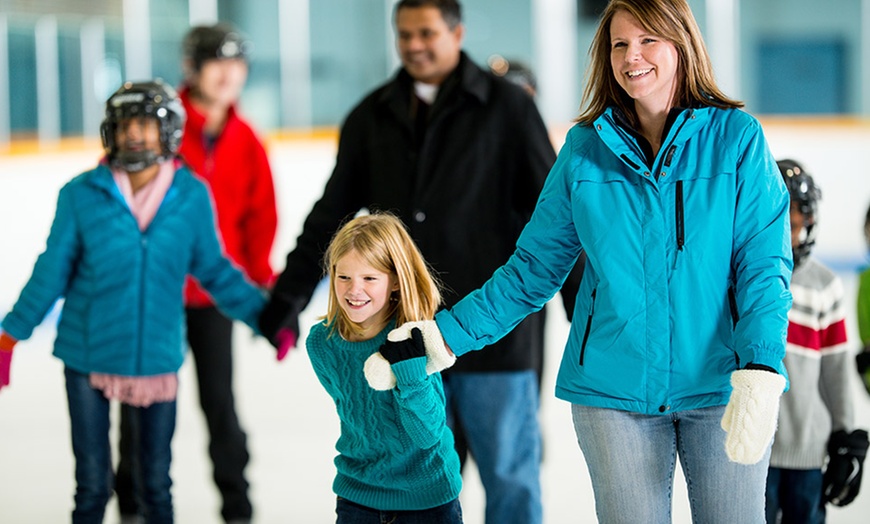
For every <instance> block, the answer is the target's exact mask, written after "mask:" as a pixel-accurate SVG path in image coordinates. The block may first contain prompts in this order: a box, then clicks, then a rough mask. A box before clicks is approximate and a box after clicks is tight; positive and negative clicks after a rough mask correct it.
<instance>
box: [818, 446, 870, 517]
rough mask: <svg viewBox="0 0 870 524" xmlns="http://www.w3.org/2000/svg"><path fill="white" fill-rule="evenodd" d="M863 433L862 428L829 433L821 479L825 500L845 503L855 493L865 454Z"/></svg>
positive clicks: (854, 495)
mask: <svg viewBox="0 0 870 524" xmlns="http://www.w3.org/2000/svg"><path fill="white" fill-rule="evenodd" d="M867 447H868V442H867V432H866V431H864V430H863V429H859V430H855V431H853V432H851V433H846V432H845V431H843V430H840V431H835V432H834V433H831V438H830V439H829V440H828V466H827V467H826V468H825V474H824V477H823V480H822V496H823V497H824V500H825V502H830V503H831V504H833V505H835V506H846V505H848V504H849V503H850V502H852V501H853V500H855V497H856V496H858V491H859V490H860V489H861V477H862V476H863V474H864V466H863V464H864V457H866V456H867Z"/></svg>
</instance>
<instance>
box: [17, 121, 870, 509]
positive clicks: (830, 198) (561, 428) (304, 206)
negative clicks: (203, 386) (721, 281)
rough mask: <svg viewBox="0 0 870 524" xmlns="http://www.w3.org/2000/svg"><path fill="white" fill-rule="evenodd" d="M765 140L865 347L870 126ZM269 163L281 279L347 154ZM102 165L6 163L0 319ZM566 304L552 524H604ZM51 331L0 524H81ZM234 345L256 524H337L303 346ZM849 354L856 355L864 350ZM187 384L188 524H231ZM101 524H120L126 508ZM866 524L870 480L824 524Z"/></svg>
mask: <svg viewBox="0 0 870 524" xmlns="http://www.w3.org/2000/svg"><path fill="white" fill-rule="evenodd" d="M765 131H766V134H767V137H768V140H769V142H770V145H771V149H772V151H773V153H774V155H775V156H776V157H777V158H784V157H791V158H794V159H796V160H798V161H799V162H801V163H803V164H804V166H805V167H806V168H807V170H808V171H810V172H811V173H812V174H813V175H814V176H815V178H816V181H817V183H818V184H819V185H820V186H821V188H822V191H823V201H822V203H821V209H820V217H819V218H820V226H819V228H820V231H819V242H818V244H817V249H816V254H817V255H819V257H820V258H821V259H822V260H823V261H825V262H827V263H829V264H830V265H831V266H832V267H834V268H835V269H836V270H837V271H838V273H839V274H840V275H841V276H842V278H843V280H844V283H845V285H846V290H847V301H848V306H847V309H848V311H849V314H850V317H849V322H850V326H849V332H850V338H851V339H852V340H857V331H856V326H855V325H854V320H853V319H854V300H855V292H856V283H857V279H856V273H855V270H856V268H857V267H858V266H859V265H860V264H862V263H863V261H864V256H865V252H866V249H865V246H864V241H863V236H862V233H861V231H862V224H863V220H864V213H865V211H866V209H867V205H868V203H870V182H868V180H870V178H868V176H870V172H868V171H870V169H868V167H867V166H870V147H868V144H870V127H867V126H866V125H860V124H842V123H840V124H838V125H833V124H830V123H825V122H820V123H815V124H812V123H807V122H800V123H794V122H789V121H765ZM563 137H564V128H559V129H556V130H554V140H555V141H556V143H561V140H562V138H563ZM269 150H270V155H271V159H272V162H273V169H274V171H275V183H276V187H277V191H278V198H279V208H280V230H279V234H278V238H277V241H276V246H275V250H274V253H273V258H274V263H275V267H276V268H278V269H280V268H281V267H283V256H284V254H285V253H286V252H287V251H288V250H289V249H290V248H292V246H293V245H294V243H295V238H296V235H297V234H298V233H299V231H300V230H301V227H302V221H303V220H304V218H305V216H306V214H307V213H308V211H309V209H310V207H311V205H312V204H313V202H314V201H315V200H316V199H317V198H318V197H319V195H320V193H321V190H322V188H323V185H324V183H325V180H326V178H327V177H328V175H329V172H330V170H331V168H332V165H333V162H334V154H335V139H334V138H328V139H311V140H307V139H292V140H284V139H282V140H273V141H271V142H270V146H269ZM99 155H100V151H99V147H98V144H97V143H91V144H89V145H86V146H85V147H81V148H78V147H77V148H73V149H72V150H67V149H66V148H59V149H58V150H56V151H55V150H52V151H49V152H36V153H33V154H27V153H20V154H19V153H17V154H11V155H5V156H4V155H2V154H0V245H2V256H0V316H2V315H3V314H5V313H6V312H7V311H8V310H9V308H10V307H11V306H12V304H13V302H14V301H15V300H16V299H17V297H18V293H19V292H20V290H21V288H22V287H23V285H24V283H25V282H26V280H27V278H28V277H29V275H30V271H31V269H32V267H33V263H34V261H35V259H36V257H37V255H38V254H39V253H40V252H41V251H42V249H43V248H44V245H45V238H46V236H47V234H48V228H49V225H50V224H51V220H52V218H53V215H54V206H55V202H56V197H57V192H58V190H59V189H60V187H61V186H62V185H63V184H64V183H65V182H66V181H67V180H69V179H70V178H71V177H72V176H73V175H75V174H77V173H79V172H81V171H83V170H85V169H88V168H89V167H91V166H92V165H93V164H94V163H95V162H96V160H97V158H98V156H99ZM554 300H555V302H554V303H552V304H550V305H549V306H548V307H550V308H551V314H550V315H548V325H547V337H548V338H547V346H548V350H547V356H546V373H545V379H544V385H543V391H544V394H543V398H542V402H541V412H540V417H541V421H542V426H543V434H544V463H543V466H542V477H543V478H542V482H543V496H544V511H545V515H544V517H545V519H544V520H545V522H546V523H547V524H563V523H591V522H595V512H594V500H593V494H592V489H591V485H590V482H589V478H588V473H587V472H586V467H585V463H584V461H583V457H582V455H581V453H580V450H579V448H578V446H577V444H576V441H575V437H574V430H573V428H572V425H571V415H570V406H569V405H568V404H567V403H565V402H563V401H561V400H558V399H556V398H555V397H554V396H553V387H554V379H555V373H556V370H557V368H558V364H559V359H560V357H561V351H562V346H563V344H564V341H565V339H566V338H567V334H568V329H569V324H568V322H567V321H566V320H565V319H564V313H563V310H562V304H561V303H560V302H559V299H558V298H556V299H554ZM119 307H123V304H121V305H119ZM325 310H326V304H325V294H324V293H323V290H322V288H321V289H320V290H319V291H318V293H317V294H316V296H315V298H314V300H313V301H312V303H311V304H310V305H309V306H308V308H307V309H306V310H305V311H304V313H303V316H302V318H301V322H300V324H301V325H303V326H308V325H311V324H313V323H314V322H315V321H316V319H317V317H318V316H319V315H322V314H323V313H324V312H325ZM55 320H56V313H53V314H52V315H50V316H49V318H48V319H47V320H46V321H45V322H44V323H43V324H42V325H41V326H40V327H39V328H38V329H37V330H36V331H35V333H34V336H33V337H32V338H31V339H29V340H27V341H25V342H23V343H21V344H20V345H19V346H18V347H17V348H16V352H15V362H14V363H13V370H12V384H11V386H10V387H9V388H6V389H4V390H3V391H2V393H0V523H2V524H30V523H39V524H42V523H56V522H69V514H70V511H71V509H72V500H73V492H74V488H75V486H74V482H73V456H72V450H71V445H70V438H69V417H68V414H67V403H66V394H65V390H64V383H63V373H62V365H61V363H60V361H58V360H57V359H55V358H54V357H52V356H51V345H52V341H53V338H54V321H55ZM305 334H306V333H303V335H302V339H303V340H304V337H305ZM235 337H236V348H235V351H236V353H235V359H236V368H235V369H236V376H235V393H236V398H237V404H238V405H237V408H238V411H239V415H240V418H241V420H242V423H243V425H244V427H245V428H246V430H247V432H248V438H249V447H250V450H251V455H252V459H251V464H250V466H249V468H248V479H249V481H250V482H251V497H252V500H253V503H254V507H255V522H258V523H260V524H278V523H306V524H309V523H311V524H321V523H323V524H325V523H329V522H334V521H335V518H334V506H335V500H334V495H333V493H332V490H331V485H332V478H333V475H334V467H333V465H332V459H333V457H334V456H335V448H334V444H335V441H336V439H337V437H338V419H337V416H336V415H335V411H334V407H333V404H332V401H331V400H330V399H329V397H328V396H327V395H326V393H325V392H324V391H323V389H322V388H321V386H320V384H319V383H318V382H317V379H316V378H315V376H314V373H313V371H312V370H311V366H310V363H309V362H308V358H307V356H306V353H305V349H304V347H303V348H300V349H297V350H295V351H294V352H293V353H291V355H290V357H289V358H288V359H286V360H285V361H284V362H283V363H281V364H278V363H276V362H275V358H274V351H273V349H272V348H271V346H269V345H268V343H266V342H265V341H263V340H260V339H255V338H254V337H253V335H252V333H251V331H250V330H249V329H247V328H246V327H245V326H243V325H237V328H236V331H235ZM853 345H854V346H855V348H856V349H857V347H858V343H857V342H854V344H853ZM180 375H181V376H180V390H179V400H178V426H177V431H176V434H175V438H174V440H173V454H174V459H173V464H172V478H173V481H174V486H173V496H174V503H175V513H176V522H179V523H181V524H186V523H197V524H212V523H219V522H220V518H219V499H218V495H217V491H216V489H215V487H214V484H213V482H212V480H211V465H210V461H209V460H208V457H207V441H206V432H205V425H204V419H203V416H202V414H201V412H200V410H199V407H198V399H197V394H196V385H195V380H196V378H195V375H194V373H193V369H192V364H191V362H190V359H188V360H187V362H186V363H185V365H184V366H183V367H182V369H181V372H180ZM854 389H855V395H856V397H857V399H858V412H857V424H858V426H860V427H863V428H870V397H868V396H867V395H866V394H865V393H864V390H863V389H862V388H860V386H859V385H858V383H857V380H855V383H854ZM113 417H114V421H115V422H116V421H117V410H113ZM116 440H117V439H116V437H115V436H114V435H113V441H116ZM626 451H627V452H628V450H626ZM868 465H870V463H868ZM723 496H727V493H726V494H723ZM461 501H462V506H463V512H464V515H465V522H466V523H468V524H482V523H483V490H482V487H481V485H480V482H479V481H478V480H477V476H476V472H475V471H474V470H473V466H472V468H469V470H468V471H467V472H466V475H465V485H464V489H463V492H462V495H461ZM738 503H739V502H738ZM105 521H106V522H107V523H115V522H117V521H118V518H117V508H116V506H115V504H114V501H113V502H112V503H111V504H110V506H109V509H108V511H107V517H106V520H105ZM868 521H870V478H867V479H865V481H864V492H862V493H861V495H859V497H858V498H857V500H856V501H855V502H854V503H853V504H852V505H850V506H848V507H846V508H829V511H828V522H829V523H830V524H866V523H867V522H868ZM673 522H674V523H677V524H683V523H689V522H691V516H690V512H689V506H688V499H687V495H686V490H685V482H684V480H683V476H682V474H681V473H680V472H679V468H678V471H677V474H676V478H675V482H674V502H673Z"/></svg>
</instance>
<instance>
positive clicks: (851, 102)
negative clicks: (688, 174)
mask: <svg viewBox="0 0 870 524" xmlns="http://www.w3.org/2000/svg"><path fill="white" fill-rule="evenodd" d="M689 4H690V5H691V7H692V9H693V10H694V12H695V16H696V18H697V19H698V23H699V25H700V26H701V29H702V31H703V32H704V35H705V39H706V41H707V44H708V47H709V51H710V54H711V56H712V57H713V60H714V65H715V67H716V73H717V78H718V81H719V83H720V85H721V86H722V87H723V89H724V90H725V91H726V92H727V93H728V94H730V95H731V96H734V97H737V98H740V99H743V100H745V101H746V103H747V109H748V110H749V111H750V112H752V113H755V114H759V115H765V114H777V115H783V114H785V115H826V116H837V117H860V118H865V117H868V116H870V92H868V87H870V51H868V49H870V0H827V1H825V2H818V1H817V0H689ZM393 5H394V0H317V1H313V0H258V1H256V2H250V1H246V0H0V150H2V149H3V148H6V147H8V146H9V144H10V143H11V142H12V141H15V140H19V139H38V140H40V142H41V143H43V144H45V143H51V142H52V141H56V140H58V139H60V138H63V137H82V136H84V137H95V136H96V135H97V133H98V127H99V121H100V119H101V116H102V115H101V106H102V102H103V101H104V100H105V99H106V98H107V97H108V95H109V94H110V93H111V92H112V91H114V90H115V89H116V88H117V87H118V86H119V85H120V84H121V82H122V81H124V80H128V79H129V80H141V79H145V78H149V77H152V76H159V77H162V78H164V79H165V80H167V81H169V82H170V83H178V82H179V81H180V79H181V71H180V66H179V62H180V58H181V51H180V41H181V38H182V37H183V35H184V33H185V32H186V31H187V29H188V28H189V27H190V25H191V24H197V23H211V22H214V21H217V20H225V21H230V22H232V23H234V24H235V25H236V26H238V27H239V28H240V29H241V30H242V31H243V32H244V33H245V34H246V35H247V36H248V37H249V38H250V39H251V40H252V42H253V45H254V51H253V56H252V65H251V74H250V80H249V82H248V88H247V90H246V91H245V95H244V99H243V106H244V110H245V112H246V114H248V115H249V116H250V118H251V120H252V121H253V123H254V124H255V125H257V126H258V127H259V128H260V129H261V130H264V131H267V132H268V131H274V130H287V129H293V130H296V129H301V130H308V129H312V128H318V127H324V126H325V127H334V126H337V125H338V124H339V123H340V122H341V119H342V118H343V117H344V115H345V114H346V113H347V111H348V110H349V109H350V108H351V107H352V106H353V105H354V104H355V103H356V102H357V101H358V100H359V99H360V98H361V97H362V95H363V94H364V93H366V92H367V91H368V90H370V89H371V88H373V87H374V86H376V85H377V84H379V83H381V82H382V81H384V80H385V79H386V78H388V77H389V76H390V75H392V74H393V73H394V72H395V70H396V68H397V66H398V59H397V57H396V53H395V49H394V45H393V42H394V39H393V24H392V15H393ZM604 5H606V0H466V1H465V2H463V6H464V11H465V12H464V15H465V23H466V26H467V32H466V41H465V48H466V50H467V51H468V52H469V54H470V55H471V56H472V57H473V58H474V59H476V60H477V61H478V62H480V63H483V62H485V61H486V60H487V58H488V57H490V56H491V55H493V54H501V55H503V56H506V57H508V58H512V59H517V60H522V61H523V62H525V63H527V64H528V65H530V66H531V67H532V68H533V70H534V71H535V72H536V73H537V75H538V77H539V84H540V96H539V104H540V106H541V110H542V113H543V114H544V117H545V120H547V121H548V122H549V123H559V122H568V121H570V119H571V118H572V117H573V116H574V115H575V114H576V113H577V109H578V108H579V104H580V94H581V92H582V86H583V73H584V70H585V67H586V61H587V50H588V47H589V43H590V41H591V38H592V34H593V32H594V30H595V27H596V24H597V18H598V15H599V14H600V12H601V9H602V8H603V6H604Z"/></svg>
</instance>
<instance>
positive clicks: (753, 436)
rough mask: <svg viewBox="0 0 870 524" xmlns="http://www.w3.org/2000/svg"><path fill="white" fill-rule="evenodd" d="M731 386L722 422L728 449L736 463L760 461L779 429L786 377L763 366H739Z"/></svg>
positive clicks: (755, 462)
mask: <svg viewBox="0 0 870 524" xmlns="http://www.w3.org/2000/svg"><path fill="white" fill-rule="evenodd" d="M731 386H732V387H733V388H734V389H733V390H732V391H731V398H730V399H729V400H728V405H727V406H725V414H724V415H723V416H722V422H721V426H722V429H724V430H725V432H726V433H727V436H726V437H725V452H726V453H727V454H728V458H729V459H731V461H732V462H737V463H740V464H747V465H748V464H757V463H758V461H759V460H761V458H762V457H763V456H764V453H765V451H767V447H768V446H769V445H770V442H771V440H772V439H773V434H774V432H775V431H776V419H777V417H778V416H779V398H780V397H781V396H782V392H783V390H784V389H785V377H783V376H782V375H780V374H779V373H772V372H770V371H765V370H763V369H739V370H737V371H734V372H733V373H731Z"/></svg>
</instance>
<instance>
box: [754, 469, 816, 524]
mask: <svg viewBox="0 0 870 524" xmlns="http://www.w3.org/2000/svg"><path fill="white" fill-rule="evenodd" d="M822 478H823V477H822V470H819V469H781V468H770V469H768V470H767V522H768V524H776V523H777V522H779V523H781V524H824V522H825V503H824V501H823V500H822ZM779 516H781V518H782V520H778V517H779Z"/></svg>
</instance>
